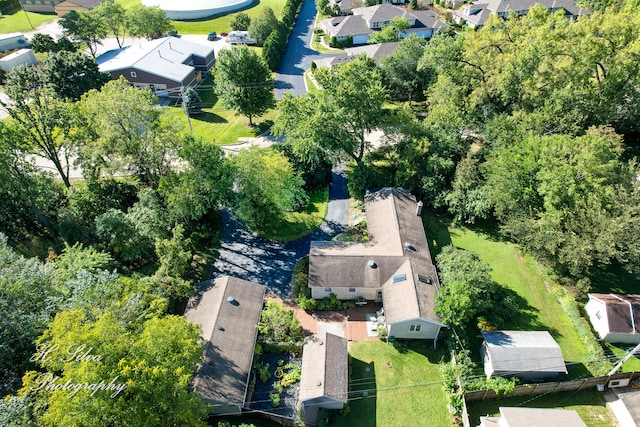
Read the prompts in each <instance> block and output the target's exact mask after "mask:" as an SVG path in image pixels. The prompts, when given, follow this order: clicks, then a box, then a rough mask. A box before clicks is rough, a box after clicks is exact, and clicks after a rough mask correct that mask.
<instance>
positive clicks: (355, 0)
mask: <svg viewBox="0 0 640 427" xmlns="http://www.w3.org/2000/svg"><path fill="white" fill-rule="evenodd" d="M335 4H337V5H338V6H339V7H340V10H342V11H345V12H346V11H349V10H351V9H353V8H356V7H362V4H363V0H342V1H340V0H331V1H330V2H329V5H331V7H333V5H335Z"/></svg>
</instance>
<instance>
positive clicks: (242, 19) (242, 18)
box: [229, 12, 251, 31]
mask: <svg viewBox="0 0 640 427" xmlns="http://www.w3.org/2000/svg"><path fill="white" fill-rule="evenodd" d="M229 25H230V26H231V29H232V30H233V31H247V30H248V29H249V25H251V18H250V17H249V15H247V14H246V13H244V12H238V13H236V14H235V16H234V17H233V19H232V20H231V22H230V24H229Z"/></svg>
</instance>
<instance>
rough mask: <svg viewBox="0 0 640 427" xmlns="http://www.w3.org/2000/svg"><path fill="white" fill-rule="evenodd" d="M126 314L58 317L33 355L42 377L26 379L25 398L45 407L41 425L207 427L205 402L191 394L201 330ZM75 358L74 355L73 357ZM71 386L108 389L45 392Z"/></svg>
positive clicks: (178, 320) (174, 320)
mask: <svg viewBox="0 0 640 427" xmlns="http://www.w3.org/2000/svg"><path fill="white" fill-rule="evenodd" d="M125 306H126V305H125ZM123 308H124V307H123ZM121 310H122V309H119V308H114V309H113V310H108V311H106V312H99V311H93V312H92V311H91V310H89V311H87V310H75V311H65V312H61V313H58V315H57V316H56V318H55V320H54V321H53V322H52V323H51V325H50V326H49V328H48V329H47V331H45V333H44V334H43V335H42V337H41V338H40V340H39V342H38V344H39V350H38V351H37V352H36V353H35V355H34V360H36V361H37V363H38V364H39V365H40V367H41V368H42V369H43V372H36V371H32V372H29V373H27V374H26V375H25V377H24V379H23V381H24V387H23V392H24V393H27V394H28V395H29V396H33V397H38V398H39V399H41V400H42V401H44V403H45V405H46V406H45V408H44V413H43V414H42V415H41V417H40V421H41V422H42V423H44V424H45V425H71V424H73V425H76V426H93V425H119V426H131V427H133V426H137V427H145V426H172V425H190V426H204V425H205V423H204V422H203V421H202V420H203V419H204V417H205V416H206V409H205V406H204V403H203V402H202V400H201V399H200V398H199V397H198V395H197V394H195V393H193V392H190V391H189V382H190V380H191V378H192V376H193V372H194V369H195V367H196V364H197V363H198V361H199V360H200V357H201V353H202V347H201V346H200V340H201V338H200V334H199V327H198V325H195V324H192V323H189V322H187V321H186V320H184V318H183V317H181V316H166V317H156V316H150V317H149V316H144V315H141V316H140V317H138V319H137V320H136V321H135V322H133V323H132V322H128V321H127V319H126V317H125V318H123V317H122V313H121ZM74 352H76V353H77V354H76V356H77V357H71V355H72V354H73V353H74ZM85 354H87V357H85V358H84V359H83V358H82V357H81V356H82V355H85ZM67 382H68V383H69V384H79V385H82V384H98V385H100V384H103V389H97V390H92V389H89V388H88V387H81V386H79V387H78V389H77V390H65V389H63V388H58V389H55V388H53V389H52V388H49V389H48V388H47V387H46V386H47V385H54V384H65V383H67ZM108 385H111V387H110V388H108V389H107V386H108Z"/></svg>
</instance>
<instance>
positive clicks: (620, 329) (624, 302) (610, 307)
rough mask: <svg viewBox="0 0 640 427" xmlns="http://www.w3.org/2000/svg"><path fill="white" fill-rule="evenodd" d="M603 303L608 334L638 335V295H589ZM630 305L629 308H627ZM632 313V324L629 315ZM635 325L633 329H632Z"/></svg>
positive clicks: (639, 317) (639, 314)
mask: <svg viewBox="0 0 640 427" xmlns="http://www.w3.org/2000/svg"><path fill="white" fill-rule="evenodd" d="M589 297H595V298H597V299H599V300H600V301H602V302H603V303H605V305H606V307H607V320H608V321H609V332H614V333H623V334H632V333H640V295H617V294H596V293H593V294H589ZM629 304H631V306H629ZM632 312H633V322H632V321H631V313H632ZM634 325H635V329H634Z"/></svg>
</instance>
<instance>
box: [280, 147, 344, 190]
mask: <svg viewBox="0 0 640 427" xmlns="http://www.w3.org/2000/svg"><path fill="white" fill-rule="evenodd" d="M273 147H274V148H275V149H276V150H279V151H282V153H284V155H285V156H287V158H288V159H289V161H290V162H291V164H292V165H293V168H294V169H295V170H296V171H297V172H298V173H299V174H300V176H301V177H302V179H303V180H304V189H305V190H316V189H319V188H326V186H327V185H329V184H330V183H331V179H332V177H333V175H332V173H331V169H332V164H331V162H330V161H329V160H328V159H326V158H317V159H302V158H300V157H298V156H297V155H296V154H295V153H294V152H293V147H292V146H291V144H276V145H274V146H273Z"/></svg>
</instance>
